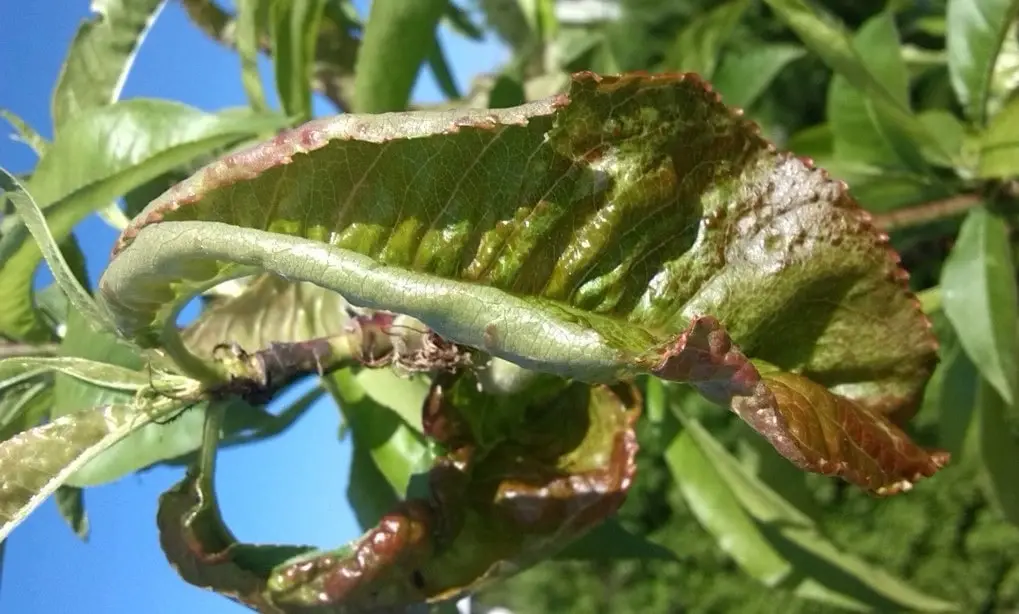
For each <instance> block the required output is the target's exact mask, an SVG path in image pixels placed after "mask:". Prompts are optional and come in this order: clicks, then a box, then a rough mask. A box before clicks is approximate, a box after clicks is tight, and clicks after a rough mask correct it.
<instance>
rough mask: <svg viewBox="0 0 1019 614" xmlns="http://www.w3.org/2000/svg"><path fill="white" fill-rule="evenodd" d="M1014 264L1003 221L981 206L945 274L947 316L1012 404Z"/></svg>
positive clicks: (1017, 313) (1017, 308) (1017, 315)
mask: <svg viewBox="0 0 1019 614" xmlns="http://www.w3.org/2000/svg"><path fill="white" fill-rule="evenodd" d="M1012 262H1013V260H1012V249H1011V246H1010V245H1009V239H1008V227H1007V225H1006V223H1005V220H1003V219H1002V218H1000V217H998V216H996V215H993V214H992V213H990V212H988V211H987V209H985V208H983V207H978V208H976V209H972V210H970V212H969V214H967V216H966V220H965V221H964V222H963V224H962V228H961V229H960V230H959V237H958V239H957V240H956V244H955V247H953V248H952V252H951V253H950V254H949V256H948V258H947V259H946V260H945V265H944V268H943V269H942V273H941V289H942V295H943V301H944V303H943V304H944V310H945V315H947V316H948V319H949V321H950V322H951V323H952V326H953V327H954V328H955V330H956V332H957V334H958V337H959V343H960V344H961V345H962V347H963V349H964V350H966V354H967V355H969V357H970V358H971V359H972V360H973V362H974V363H975V364H976V365H977V369H978V370H979V371H980V373H981V374H982V375H983V376H984V377H985V378H986V379H987V381H988V382H990V383H991V385H992V386H994V389H995V390H997V391H998V394H1000V395H1001V397H1002V398H1003V399H1004V400H1005V402H1006V403H1007V404H1008V405H1012V404H1013V403H1014V402H1015V400H1016V376H1017V375H1019V371H1017V369H1019V359H1017V347H1016V343H1017V339H1019V331H1017V328H1016V326H1017V319H1019V305H1017V298H1016V292H1017V291H1016V280H1015V270H1014V268H1013V265H1012Z"/></svg>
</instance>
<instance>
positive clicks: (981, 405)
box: [975, 379, 1019, 527]
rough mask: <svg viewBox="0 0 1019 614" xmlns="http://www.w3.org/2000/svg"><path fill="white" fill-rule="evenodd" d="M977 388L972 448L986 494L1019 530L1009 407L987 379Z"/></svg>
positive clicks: (1016, 448) (1017, 443)
mask: <svg viewBox="0 0 1019 614" xmlns="http://www.w3.org/2000/svg"><path fill="white" fill-rule="evenodd" d="M977 386H978V388H977V396H976V404H977V412H976V415H975V418H976V424H977V426H976V433H975V434H976V437H977V438H978V440H977V441H978V443H977V445H976V446H975V447H976V450H977V451H978V454H979V456H980V460H981V464H982V465H983V474H984V476H983V477H984V480H985V487H986V489H987V494H988V495H989V496H990V498H991V500H993V501H994V503H995V504H996V505H997V507H998V509H999V510H1001V513H1002V515H1003V516H1004V517H1005V520H1007V521H1008V522H1010V523H1012V524H1013V525H1015V526H1017V527H1019V486H1017V485H1016V483H1015V463H1016V459H1019V439H1017V438H1016V436H1015V429H1014V427H1015V420H1010V419H1009V416H1008V410H1009V409H1011V408H1009V407H1007V406H1006V405H1005V403H1004V402H1002V399H1001V396H1000V395H999V394H998V393H997V391H996V390H995V389H994V388H993V387H992V386H990V385H988V383H987V381H986V380H984V379H980V380H979V383H978V384H977ZM1013 414H1014V412H1013Z"/></svg>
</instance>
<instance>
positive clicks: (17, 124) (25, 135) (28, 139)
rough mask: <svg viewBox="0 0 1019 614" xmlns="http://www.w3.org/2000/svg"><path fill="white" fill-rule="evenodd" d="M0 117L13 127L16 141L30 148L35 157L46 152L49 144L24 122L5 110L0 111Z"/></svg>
mask: <svg viewBox="0 0 1019 614" xmlns="http://www.w3.org/2000/svg"><path fill="white" fill-rule="evenodd" d="M0 117H2V118H4V119H6V120H7V122H8V123H9V124H10V125H11V126H13V127H14V129H15V130H16V131H17V132H18V139H19V140H20V141H21V142H23V143H24V144H25V145H28V146H29V147H30V148H32V151H34V152H35V153H36V155H40V156H41V155H43V154H44V153H45V152H46V147H47V146H48V145H49V143H47V142H46V139H44V138H43V137H42V135H41V134H39V133H38V132H36V131H35V130H34V129H33V128H32V127H31V126H29V125H28V124H27V123H25V120H23V119H21V118H20V117H18V116H17V115H15V114H14V113H11V112H10V111H8V110H6V109H0Z"/></svg>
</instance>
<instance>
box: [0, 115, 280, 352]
mask: <svg viewBox="0 0 1019 614" xmlns="http://www.w3.org/2000/svg"><path fill="white" fill-rule="evenodd" d="M280 125H281V121H280V118H279V117H278V116H274V115H273V116H264V115H262V116H259V115H253V114H251V113H249V112H240V113H238V112H224V113H221V114H218V115H213V114H208V113H204V112H201V111H198V110H197V109H192V108H190V107H187V106H185V105H181V104H179V103H175V102H168V101H156V100H144V99H134V100H129V101H125V102H121V103H118V104H115V105H111V106H108V107H103V108H99V109H95V110H93V111H90V112H88V113H85V114H83V115H81V116H80V117H79V118H78V119H76V120H75V121H73V122H71V123H68V124H66V125H65V126H64V127H63V128H62V130H61V133H60V137H59V138H58V139H57V140H55V141H54V142H53V143H52V144H51V145H50V147H49V148H48V149H47V151H46V154H45V155H44V156H43V157H42V158H41V159H40V161H39V164H38V165H37V166H36V168H35V172H34V173H33V175H32V179H31V182H30V183H29V186H28V188H29V191H30V192H31V193H32V196H33V197H34V198H35V200H36V202H37V203H38V205H39V206H40V207H41V208H42V209H43V212H44V213H45V214H46V221H47V224H48V225H49V228H50V232H51V233H52V234H53V236H54V238H55V239H56V240H57V241H58V242H59V241H61V240H62V239H64V238H66V237H67V236H69V235H70V233H71V230H72V229H73V227H74V226H75V225H76V224H77V223H78V222H79V221H80V220H81V219H83V218H84V217H85V216H86V215H87V214H88V213H90V212H91V211H94V210H96V209H98V208H100V207H103V206H106V205H107V204H109V203H110V202H112V201H113V200H114V199H115V198H116V197H118V196H120V195H121V194H123V193H125V192H126V191H128V190H130V189H131V188H133V187H136V186H138V185H140V184H142V183H144V182H145V181H147V180H149V179H152V178H154V177H157V176H159V175H162V174H163V173H165V172H166V171H168V170H170V169H172V168H175V167H177V166H179V165H180V164H183V163H185V162H187V161H188V160H190V159H192V158H194V157H196V156H198V155H200V154H202V153H204V152H207V151H210V150H212V149H215V148H217V147H220V146H223V145H225V144H228V143H234V142H237V141H239V140H241V139H243V138H244V137H248V136H251V135H254V134H261V133H263V131H265V130H267V129H273V128H275V127H278V126H280ZM39 259H40V251H39V247H38V245H37V244H36V243H35V242H33V241H31V240H30V237H29V233H28V231H27V229H26V228H25V227H24V226H23V225H15V226H14V227H13V228H11V231H10V232H8V233H5V234H4V235H3V237H2V238H0V285H2V286H3V288H4V292H3V293H2V294H0V334H3V335H6V336H8V337H11V338H14V339H19V340H26V341H40V340H47V338H48V335H49V333H48V331H47V329H46V327H45V325H44V324H43V322H42V321H41V320H40V319H39V316H38V314H37V313H36V312H35V310H34V309H33V306H32V298H31V297H32V295H31V292H32V275H33V273H34V272H35V268H36V266H37V265H38V263H39Z"/></svg>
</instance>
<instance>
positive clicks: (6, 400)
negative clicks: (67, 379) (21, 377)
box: [0, 377, 53, 441]
mask: <svg viewBox="0 0 1019 614" xmlns="http://www.w3.org/2000/svg"><path fill="white" fill-rule="evenodd" d="M52 405H53V385H52V383H51V382H49V381H47V380H46V379H45V378H39V377H36V378H34V379H29V380H27V381H25V382H23V383H21V384H18V385H16V386H11V387H9V388H7V389H5V390H4V394H3V396H0V441H5V440H7V439H10V438H11V436H13V435H14V434H16V433H20V432H22V431H26V430H28V429H30V428H33V427H35V426H38V425H39V423H41V422H42V421H43V419H44V418H45V417H46V415H47V414H48V413H49V411H50V407H51V406H52Z"/></svg>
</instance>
